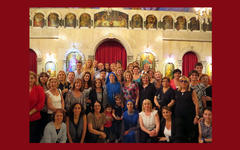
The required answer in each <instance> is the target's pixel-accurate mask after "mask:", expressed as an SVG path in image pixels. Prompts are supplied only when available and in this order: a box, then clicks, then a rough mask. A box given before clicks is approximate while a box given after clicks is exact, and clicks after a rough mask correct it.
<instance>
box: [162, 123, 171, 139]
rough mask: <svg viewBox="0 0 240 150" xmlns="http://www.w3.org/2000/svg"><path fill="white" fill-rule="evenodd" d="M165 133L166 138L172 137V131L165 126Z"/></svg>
mask: <svg viewBox="0 0 240 150" xmlns="http://www.w3.org/2000/svg"><path fill="white" fill-rule="evenodd" d="M163 133H164V135H165V137H170V136H171V129H170V130H168V129H167V127H166V126H165V128H164V132H163Z"/></svg>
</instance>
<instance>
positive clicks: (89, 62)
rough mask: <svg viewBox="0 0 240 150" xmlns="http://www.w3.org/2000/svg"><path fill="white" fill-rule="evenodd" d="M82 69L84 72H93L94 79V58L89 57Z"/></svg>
mask: <svg viewBox="0 0 240 150" xmlns="http://www.w3.org/2000/svg"><path fill="white" fill-rule="evenodd" d="M82 71H83V73H85V72H90V73H91V78H92V79H93V77H94V73H95V71H94V66H93V61H92V59H88V60H87V61H86V63H85V64H84V65H83V69H82Z"/></svg>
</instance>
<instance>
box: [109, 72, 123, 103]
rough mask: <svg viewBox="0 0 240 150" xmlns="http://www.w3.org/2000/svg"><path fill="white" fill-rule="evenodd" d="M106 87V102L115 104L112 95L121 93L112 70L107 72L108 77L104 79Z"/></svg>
mask: <svg viewBox="0 0 240 150" xmlns="http://www.w3.org/2000/svg"><path fill="white" fill-rule="evenodd" d="M106 89H107V98H108V103H109V104H110V105H112V106H113V105H114V104H115V99H114V97H115V96H116V95H117V94H120V93H121V85H120V83H119V82H118V80H117V77H116V75H115V74H114V73H113V72H111V73H109V74H108V77H107V80H106Z"/></svg>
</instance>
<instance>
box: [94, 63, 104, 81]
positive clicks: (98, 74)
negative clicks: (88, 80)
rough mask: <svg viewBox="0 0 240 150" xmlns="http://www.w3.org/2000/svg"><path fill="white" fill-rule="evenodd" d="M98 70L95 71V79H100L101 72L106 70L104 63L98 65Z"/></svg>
mask: <svg viewBox="0 0 240 150" xmlns="http://www.w3.org/2000/svg"><path fill="white" fill-rule="evenodd" d="M97 66H98V69H97V71H95V79H97V78H100V71H101V70H103V69H104V65H103V63H98V65H97Z"/></svg>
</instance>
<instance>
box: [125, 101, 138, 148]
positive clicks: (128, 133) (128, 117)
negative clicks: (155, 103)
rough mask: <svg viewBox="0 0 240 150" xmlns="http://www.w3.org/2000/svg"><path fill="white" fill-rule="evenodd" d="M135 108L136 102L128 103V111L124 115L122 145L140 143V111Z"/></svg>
mask: <svg viewBox="0 0 240 150" xmlns="http://www.w3.org/2000/svg"><path fill="white" fill-rule="evenodd" d="M134 106H135V104H134V101H132V100H128V101H127V110H126V111H125V112H124V113H123V120H122V136H121V142H122V143H138V137H139V136H138V111H137V110H135V109H134Z"/></svg>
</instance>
